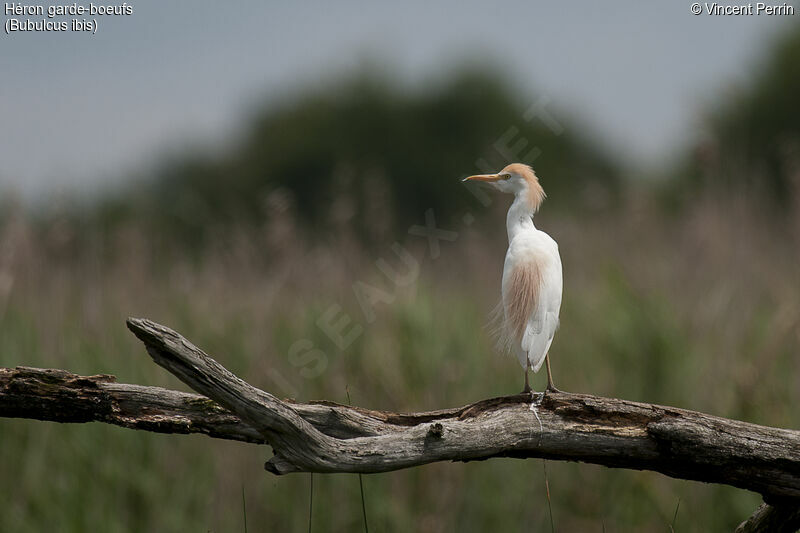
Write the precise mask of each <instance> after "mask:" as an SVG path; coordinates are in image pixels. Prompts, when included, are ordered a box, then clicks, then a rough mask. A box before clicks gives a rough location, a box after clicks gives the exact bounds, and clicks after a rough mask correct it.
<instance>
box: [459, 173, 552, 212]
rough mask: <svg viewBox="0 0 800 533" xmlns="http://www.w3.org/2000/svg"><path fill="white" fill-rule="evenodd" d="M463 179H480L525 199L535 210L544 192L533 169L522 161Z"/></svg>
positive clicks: (502, 190)
mask: <svg viewBox="0 0 800 533" xmlns="http://www.w3.org/2000/svg"><path fill="white" fill-rule="evenodd" d="M464 181H482V182H485V183H488V184H489V185H491V186H492V187H494V188H495V189H497V190H498V191H500V192H505V193H510V194H513V195H514V196H516V197H517V198H521V199H522V200H523V201H525V202H526V203H527V205H528V207H530V208H531V210H532V211H537V210H538V209H539V206H540V205H542V202H543V201H544V198H545V194H544V189H542V186H541V185H539V178H537V177H536V174H535V173H534V172H533V169H532V168H531V167H529V166H528V165H524V164H522V163H512V164H510V165H508V166H507V167H505V168H504V169H503V170H501V171H500V172H498V173H497V174H476V175H474V176H469V177H467V178H464Z"/></svg>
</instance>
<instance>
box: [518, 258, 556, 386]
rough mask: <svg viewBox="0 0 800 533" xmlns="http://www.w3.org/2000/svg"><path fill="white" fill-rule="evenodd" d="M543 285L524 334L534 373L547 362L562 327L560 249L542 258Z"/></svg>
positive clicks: (523, 339) (526, 350) (525, 347)
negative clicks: (555, 337)
mask: <svg viewBox="0 0 800 533" xmlns="http://www.w3.org/2000/svg"><path fill="white" fill-rule="evenodd" d="M540 264H541V269H540V273H541V288H540V290H539V295H538V301H537V304H538V305H537V306H536V308H535V309H534V310H533V311H532V312H531V314H530V315H528V316H529V318H528V321H527V324H526V327H525V333H524V335H523V336H522V349H523V350H524V351H525V352H526V353H527V354H528V361H530V364H531V367H532V368H533V371H534V372H538V371H539V369H540V368H541V367H542V363H544V358H545V356H546V355H547V351H548V350H549V349H550V344H552V342H553V337H554V336H555V334H556V329H558V314H559V311H560V309H561V291H562V275H561V259H560V258H559V256H558V249H557V248H556V249H555V252H554V253H549V254H548V257H547V259H546V260H545V261H541V262H540Z"/></svg>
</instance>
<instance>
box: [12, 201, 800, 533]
mask: <svg viewBox="0 0 800 533" xmlns="http://www.w3.org/2000/svg"><path fill="white" fill-rule="evenodd" d="M285 216H286V218H285V219H284V220H280V221H272V223H271V224H269V225H268V226H265V227H264V228H261V229H257V230H245V229H235V230H226V231H224V232H220V234H219V239H218V241H217V242H216V243H214V244H212V245H211V246H210V247H209V248H207V249H204V250H195V251H192V252H183V251H175V250H174V249H173V250H172V251H170V249H169V248H165V247H164V246H162V245H158V246H157V245H155V244H152V242H151V235H150V234H148V233H147V232H146V231H145V230H144V228H143V227H137V226H132V227H127V228H124V229H123V230H121V231H119V232H118V233H117V234H115V235H112V236H108V235H102V234H101V233H100V232H99V231H98V233H97V235H92V234H89V235H86V234H84V235H80V236H78V235H75V231H76V229H74V228H71V227H70V226H69V224H68V223H67V222H65V221H59V220H54V221H53V222H52V223H51V224H50V225H48V226H47V227H44V228H38V227H34V226H33V225H32V224H31V223H30V222H29V221H28V219H27V218H26V217H25V216H24V215H23V214H22V213H16V214H12V215H10V216H7V217H6V218H5V219H4V221H3V223H2V226H0V365H2V366H15V365H29V366H39V367H60V368H66V369H69V370H72V371H75V372H79V373H86V374H92V373H101V372H103V373H111V374H115V375H116V376H118V378H119V380H120V381H123V382H133V383H141V384H149V385H158V386H166V387H171V388H177V389H182V390H183V389H185V387H184V386H183V385H182V384H181V383H179V382H177V380H176V379H174V378H173V377H171V376H170V375H169V374H168V373H166V372H165V371H163V370H162V369H160V368H158V367H156V366H155V365H153V364H152V363H151V361H150V360H149V358H148V357H147V356H146V354H145V353H144V350H143V349H142V347H141V345H140V344H139V343H138V342H137V341H136V340H135V339H134V338H133V337H132V336H131V335H130V334H129V333H128V332H127V330H126V329H125V326H124V319H125V317H127V316H129V315H133V316H147V317H150V318H153V319H155V320H157V321H159V322H162V323H165V324H168V325H170V326H171V327H174V328H175V329H177V330H179V331H181V332H182V333H184V334H185V335H186V336H187V337H188V338H190V339H192V340H193V341H194V342H195V343H197V344H198V345H199V346H201V347H203V348H204V349H206V350H207V351H208V352H209V353H210V354H212V355H213V356H214V357H216V358H217V359H219V360H220V361H221V362H222V363H223V364H225V365H226V366H227V367H228V368H230V369H231V370H233V371H234V372H236V373H238V374H239V375H241V376H242V377H244V378H245V379H247V380H248V381H250V382H251V383H253V384H255V385H257V386H260V387H262V388H264V389H266V390H269V391H271V392H273V393H276V394H277V395H279V396H294V397H296V398H298V399H300V400H313V399H323V398H324V399H330V400H335V401H339V402H344V401H346V398H345V394H344V392H343V391H345V390H346V388H347V387H348V386H349V387H350V389H351V390H352V391H353V395H354V397H355V398H357V400H358V402H357V403H359V404H361V405H365V406H369V407H374V408H381V409H393V410H401V411H413V410H422V409H432V408H439V407H444V406H453V405H459V404H464V403H467V402H472V401H475V400H478V399H481V398H485V397H489V396H495V395H502V394H508V393H513V392H516V391H518V390H519V389H520V387H521V386H522V370H521V369H520V368H519V367H518V365H517V363H516V362H515V361H514V360H513V359H511V358H505V357H502V356H499V355H496V354H495V353H494V349H493V341H492V339H491V338H490V337H489V335H488V333H487V330H486V328H485V327H484V326H485V324H486V322H487V318H486V317H487V315H488V313H489V311H490V310H491V308H492V306H493V305H494V303H495V301H496V299H497V297H498V294H499V284H500V279H499V278H500V271H501V269H502V262H503V253H504V247H505V242H504V239H505V234H504V228H503V224H502V221H503V220H504V219H503V217H502V215H500V213H499V212H498V211H491V212H487V213H484V214H482V215H480V216H479V217H478V219H477V220H476V222H475V223H474V224H473V225H472V226H471V228H470V229H463V228H462V229H463V231H460V235H459V237H458V239H457V241H456V242H455V243H442V253H441V256H440V257H439V258H437V259H435V260H434V259H431V258H430V257H428V249H427V244H426V242H425V241H424V240H421V239H416V238H413V237H409V241H408V242H407V243H406V246H407V248H408V250H409V251H410V252H411V253H412V255H413V256H414V257H416V258H417V259H418V260H419V262H420V276H419V279H418V280H417V281H416V282H414V283H412V284H410V285H408V286H405V287H402V288H400V289H397V288H395V287H394V286H392V285H391V283H389V282H387V280H386V279H385V278H384V277H382V274H381V273H380V271H379V270H378V269H377V268H376V265H375V261H376V260H377V259H378V258H380V257H385V258H386V260H387V261H389V262H392V261H395V262H396V258H395V256H393V255H392V254H391V252H390V248H389V244H390V243H387V245H386V248H385V250H383V249H373V250H369V251H368V250H364V249H361V248H360V247H359V246H358V245H357V244H355V241H354V240H353V239H351V238H349V237H348V235H347V233H346V231H344V230H343V231H342V233H341V234H337V235H336V236H335V237H333V238H331V240H330V241H327V242H322V243H316V244H313V245H312V244H305V243H304V242H303V240H302V239H300V238H299V237H298V235H299V233H298V232H297V230H296V229H295V227H294V225H293V222H292V220H291V217H290V214H287V215H285ZM443 225H444V223H443ZM537 225H538V226H539V227H541V228H542V229H544V230H546V231H548V232H549V233H551V234H552V235H553V236H554V237H555V238H556V239H557V240H558V242H559V244H560V249H561V254H562V258H563V262H564V268H565V293H564V295H565V296H564V303H563V308H562V325H561V329H560V330H559V332H558V334H557V337H556V341H555V343H554V345H553V349H552V355H553V371H554V374H555V378H556V382H557V383H558V384H559V387H561V388H562V389H564V390H568V391H581V392H587V393H593V394H598V395H608V396H615V397H622V398H627V399H632V400H641V401H648V402H658V403H667V404H672V405H677V406H681V407H686V408H691V409H697V410H701V411H705V412H709V413H713V414H717V415H721V416H728V417H734V418H740V419H744V420H748V421H753V422H758V423H762V424H768V425H776V426H783V427H797V426H798V424H799V423H800V414H798V412H797V410H796V409H794V406H796V405H798V403H800V391H799V390H798V386H797V384H798V377H800V368H798V353H800V350H798V348H800V333H799V332H800V328H799V327H798V325H799V324H800V290H798V289H800V279H799V278H798V272H799V270H798V268H797V265H798V259H800V254H798V244H800V231H798V230H797V228H791V227H787V226H785V225H780V224H776V223H774V222H771V218H770V217H769V216H765V215H764V214H763V213H761V212H759V210H758V209H757V208H754V207H753V206H752V205H750V204H748V203H747V202H746V201H743V200H742V199H741V198H738V197H736V196H735V195H732V196H731V197H730V198H725V199H719V198H716V199H714V198H700V199H698V200H697V201H696V202H695V203H694V205H693V206H692V207H690V208H689V209H688V210H687V211H685V212H683V213H681V214H680V215H663V214H659V212H658V210H656V209H654V208H653V207H652V206H651V205H649V203H648V202H647V201H644V202H640V201H631V202H628V203H627V204H626V205H625V206H623V207H622V208H621V210H619V211H617V212H614V213H600V214H597V213H595V214H585V213H581V214H576V215H575V216H574V217H569V216H566V215H558V216H557V217H556V216H554V215H548V213H547V210H545V211H544V212H543V213H542V214H541V215H540V216H538V217H537ZM78 241H79V242H81V243H82V244H81V245H80V246H78V245H76V242H78ZM359 280H361V281H365V282H368V283H370V284H371V285H374V286H376V287H380V288H382V290H385V291H386V292H387V293H390V294H392V296H393V301H392V302H391V303H388V304H377V305H376V311H377V313H376V315H375V319H374V321H372V322H369V321H368V320H367V319H366V317H365V315H364V313H363V311H362V309H361V307H360V306H359V304H358V302H357V300H356V298H355V297H354V295H353V292H352V290H351V287H352V285H353V283H354V282H355V281H359ZM332 304H337V305H339V306H340V307H341V310H342V312H346V313H347V314H348V315H349V317H350V319H351V320H352V322H351V325H353V324H357V325H359V326H360V327H362V328H363V333H362V334H361V335H360V336H358V338H357V339H355V340H354V341H353V342H352V344H350V345H349V346H347V347H346V348H345V349H344V350H341V349H339V347H338V346H337V345H336V343H335V342H334V341H333V340H331V338H329V336H328V335H327V334H325V333H324V332H323V331H322V330H321V329H320V327H319V326H318V325H317V321H318V319H319V317H320V316H322V314H323V313H324V312H325V311H326V310H328V309H329V308H330V306H331V305H332ZM298 339H309V340H310V341H312V342H313V344H314V347H315V348H317V349H319V350H321V351H322V352H323V353H324V354H325V358H326V367H325V369H324V371H323V372H322V373H321V374H319V375H312V376H311V377H307V376H309V374H308V373H305V374H304V373H303V372H302V371H303V370H304V369H307V367H306V366H303V365H299V366H296V365H294V364H292V363H293V362H294V363H297V360H295V359H292V357H290V356H289V352H290V349H291V347H292V345H293V344H294V343H295V341H297V340H298ZM304 376H306V377H304ZM534 384H535V386H538V388H539V389H541V388H543V386H544V380H543V377H542V376H541V375H539V376H536V378H535V380H534ZM0 447H2V450H3V452H4V458H5V459H4V460H3V461H0V480H2V482H0V531H20V532H26V531H31V532H33V531H42V530H58V531H97V530H102V531H108V532H116V531H165V532H169V531H206V530H211V531H236V530H241V527H242V515H241V513H242V507H241V506H242V505H243V501H242V500H241V494H242V492H243V491H246V493H247V494H248V499H249V500H250V505H249V509H248V510H247V520H248V521H249V523H250V525H251V526H252V527H253V528H254V529H256V530H262V529H274V530H284V531H300V530H304V529H306V528H307V526H308V515H307V511H308V503H309V502H308V497H309V494H308V478H307V477H306V476H297V475H289V476H286V477H280V478H277V477H272V476H270V475H268V474H266V473H265V472H264V471H263V468H262V464H263V462H264V460H265V458H266V457H267V456H268V455H269V449H268V448H266V447H262V448H257V447H254V446H252V445H244V444H239V443H234V442H222V441H215V440H213V439H209V438H206V437H202V436H165V435H157V434H150V433H144V432H141V433H140V432H134V431H130V430H124V429H120V428H115V427H110V426H104V425H100V424H92V425H77V426H70V425H57V424H50V423H41V422H33V421H27V420H0ZM547 466H548V468H547V473H548V478H549V491H550V497H551V504H552V515H553V516H555V517H556V519H557V520H556V522H557V523H556V525H557V527H558V529H559V530H561V531H588V530H600V529H601V528H607V530H608V531H632V530H637V531H664V530H665V529H666V528H667V524H670V523H674V520H675V519H674V511H675V510H676V507H675V502H676V501H678V500H679V501H680V502H681V503H680V505H681V515H682V516H691V517H692V519H691V521H689V520H685V521H682V523H681V527H680V529H681V531H723V530H730V529H731V528H732V527H733V526H735V524H737V523H738V522H739V521H740V520H741V519H743V518H744V517H745V516H747V515H748V514H749V513H751V512H752V511H753V510H754V509H755V508H756V506H757V505H758V503H759V498H758V497H757V496H756V495H753V494H749V493H747V492H743V491H739V490H736V489H732V488H728V487H721V486H713V485H705V484H699V483H692V482H688V481H681V480H673V479H670V478H667V477H664V476H661V475H658V474H654V473H648V472H633V471H624V470H613V469H606V468H602V467H597V466H590V465H582V464H569V463H558V462H551V463H550V464H548V465H547ZM356 481H357V479H356V478H355V477H353V476H345V475H318V476H315V480H314V492H315V494H314V523H315V529H319V530H321V531H322V530H330V531H354V530H358V529H360V528H361V527H362V523H363V518H362V508H361V498H360V495H359V486H358V483H356ZM368 486H369V498H368V504H369V505H368V512H369V520H370V525H372V527H373V528H374V529H375V530H376V531H423V532H437V531H454V530H459V531H486V530H489V529H493V530H503V531H504V530H512V531H518V530H526V531H543V530H547V529H549V528H550V516H549V513H548V502H547V497H546V492H545V491H546V489H545V483H544V479H543V472H542V468H541V466H540V465H539V464H538V461H524V462H523V461H519V460H514V459H497V460H491V461H486V462H477V463H467V464H444V463H442V464H433V465H429V466H424V467H420V468H415V469H410V470H406V471H401V472H395V473H388V474H380V475H372V476H369V479H368Z"/></svg>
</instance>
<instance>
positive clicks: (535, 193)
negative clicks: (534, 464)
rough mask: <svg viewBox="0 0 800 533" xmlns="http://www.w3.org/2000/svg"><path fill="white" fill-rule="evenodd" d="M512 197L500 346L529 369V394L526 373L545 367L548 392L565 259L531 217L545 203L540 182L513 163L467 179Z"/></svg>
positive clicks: (551, 387)
mask: <svg viewBox="0 0 800 533" xmlns="http://www.w3.org/2000/svg"><path fill="white" fill-rule="evenodd" d="M464 181H482V182H486V183H488V184H489V185H491V186H492V187H493V188H495V189H497V190H498V191H501V192H504V193H510V194H513V195H514V201H513V203H512V204H511V207H510V208H509V210H508V216H507V217H506V228H507V230H508V251H507V252H506V260H505V264H504V266H503V284H502V297H503V298H502V309H498V318H499V320H500V327H499V328H498V329H499V333H500V341H501V345H502V346H503V348H504V349H505V350H507V351H510V352H511V353H514V354H516V356H517V358H518V359H519V362H520V364H521V365H522V367H523V368H524V369H525V388H524V390H523V392H527V393H530V392H531V387H530V385H529V384H528V370H530V369H533V371H534V372H538V371H539V369H540V368H541V367H542V363H543V362H545V361H546V362H547V390H548V391H549V392H558V389H556V387H555V385H554V384H553V374H552V372H551V370H550V358H549V357H548V355H547V352H548V350H549V349H550V345H551V344H552V343H553V336H555V334H556V329H557V328H558V313H559V310H560V309H561V290H562V275H561V257H560V256H559V255H558V244H556V241H554V240H553V239H552V238H551V237H550V235H548V234H547V233H545V232H543V231H539V230H538V229H536V227H535V226H534V225H533V215H534V213H536V211H537V210H538V209H539V206H540V205H541V203H542V201H543V200H544V198H545V194H544V190H543V189H542V186H541V185H539V179H538V178H537V177H536V174H535V173H534V172H533V169H532V168H531V167H529V166H528V165H523V164H521V163H514V164H511V165H508V166H507V167H506V168H504V169H503V170H501V171H500V172H498V173H497V174H479V175H475V176H469V177H468V178H465V179H464Z"/></svg>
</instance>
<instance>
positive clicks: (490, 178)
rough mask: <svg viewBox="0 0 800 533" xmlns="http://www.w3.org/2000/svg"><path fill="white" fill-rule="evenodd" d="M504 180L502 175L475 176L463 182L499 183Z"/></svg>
mask: <svg viewBox="0 0 800 533" xmlns="http://www.w3.org/2000/svg"><path fill="white" fill-rule="evenodd" d="M499 179H502V176H500V174H475V175H474V176H468V177H466V178H464V179H463V180H461V181H497V180H499Z"/></svg>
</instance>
